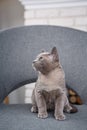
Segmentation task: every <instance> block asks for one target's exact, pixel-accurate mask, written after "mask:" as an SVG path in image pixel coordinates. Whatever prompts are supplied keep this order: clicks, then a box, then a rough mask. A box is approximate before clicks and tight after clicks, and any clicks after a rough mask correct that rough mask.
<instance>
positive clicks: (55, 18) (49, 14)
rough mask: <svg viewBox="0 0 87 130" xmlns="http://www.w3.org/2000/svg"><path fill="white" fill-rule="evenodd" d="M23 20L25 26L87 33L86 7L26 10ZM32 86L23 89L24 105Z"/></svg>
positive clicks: (29, 99) (29, 97) (27, 101)
mask: <svg viewBox="0 0 87 130" xmlns="http://www.w3.org/2000/svg"><path fill="white" fill-rule="evenodd" d="M24 19H25V22H24V24H25V25H39V24H40V25H41V24H43V25H44V24H45V25H61V26H67V27H71V28H75V29H80V30H84V31H87V6H79V7H78V6H77V7H68V8H67V7H64V8H62V7H61V8H50V9H49V8H48V9H26V10H25V12H24ZM34 85H35V84H32V85H27V86H26V87H25V88H26V91H25V103H29V102H31V93H32V90H33V88H34Z"/></svg>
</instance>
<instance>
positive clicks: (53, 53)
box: [51, 47, 59, 62]
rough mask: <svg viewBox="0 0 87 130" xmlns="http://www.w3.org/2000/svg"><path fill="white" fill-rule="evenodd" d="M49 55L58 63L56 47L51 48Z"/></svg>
mask: <svg viewBox="0 0 87 130" xmlns="http://www.w3.org/2000/svg"><path fill="white" fill-rule="evenodd" d="M51 54H52V55H53V59H54V61H58V62H59V56H58V52H57V48H56V47H53V48H52V50H51Z"/></svg>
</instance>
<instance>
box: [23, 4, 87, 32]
mask: <svg viewBox="0 0 87 130" xmlns="http://www.w3.org/2000/svg"><path fill="white" fill-rule="evenodd" d="M24 19H25V22H24V24H25V25H39V24H40V25H41V24H45V25H46V24H47V25H61V26H67V27H72V28H76V29H80V30H84V31H87V6H81V7H68V8H67V7H64V8H62V7H61V8H52V9H49V8H48V9H29V10H25V13H24Z"/></svg>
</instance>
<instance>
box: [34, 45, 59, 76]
mask: <svg viewBox="0 0 87 130" xmlns="http://www.w3.org/2000/svg"><path fill="white" fill-rule="evenodd" d="M58 65H59V56H58V53H57V49H56V47H53V48H52V50H51V53H49V52H42V53H40V54H39V55H38V56H37V57H36V59H35V60H34V61H33V67H34V68H35V69H36V70H37V71H39V72H41V73H42V74H47V73H49V72H50V71H52V70H53V69H54V68H56V67H57V66H58Z"/></svg>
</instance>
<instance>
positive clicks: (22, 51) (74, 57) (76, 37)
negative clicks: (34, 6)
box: [0, 26, 87, 102]
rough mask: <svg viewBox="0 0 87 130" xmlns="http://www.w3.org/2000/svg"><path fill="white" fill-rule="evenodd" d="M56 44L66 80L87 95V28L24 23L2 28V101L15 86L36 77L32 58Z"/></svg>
mask: <svg viewBox="0 0 87 130" xmlns="http://www.w3.org/2000/svg"><path fill="white" fill-rule="evenodd" d="M53 46H56V47H57V49H58V52H59V56H60V62H61V64H62V66H63V68H64V71H65V75H66V82H67V84H68V85H69V86H71V87H72V88H74V89H75V90H76V91H77V92H78V93H79V94H80V96H81V97H82V99H83V100H84V101H86V99H87V32H83V31H78V30H74V29H70V28H65V27H58V26H24V27H18V28H13V29H8V30H4V31H1V32H0V102H2V101H3V99H4V98H5V97H6V96H7V95H8V94H9V93H10V92H11V91H13V90H14V89H16V88H18V87H20V86H22V85H24V84H26V83H31V82H33V81H35V79H36V77H37V74H36V73H35V71H34V70H33V69H32V61H33V59H34V58H35V57H36V55H37V54H38V53H39V52H41V50H42V49H45V50H47V51H50V50H51V48H52V47H53Z"/></svg>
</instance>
